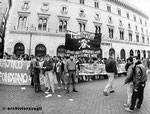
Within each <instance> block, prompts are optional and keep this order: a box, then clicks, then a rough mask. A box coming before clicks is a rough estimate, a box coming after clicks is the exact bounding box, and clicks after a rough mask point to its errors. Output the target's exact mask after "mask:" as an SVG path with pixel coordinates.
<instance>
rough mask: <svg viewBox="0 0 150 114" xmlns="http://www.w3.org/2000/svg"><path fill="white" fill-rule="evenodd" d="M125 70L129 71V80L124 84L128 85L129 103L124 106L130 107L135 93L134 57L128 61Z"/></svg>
mask: <svg viewBox="0 0 150 114" xmlns="http://www.w3.org/2000/svg"><path fill="white" fill-rule="evenodd" d="M125 70H126V71H127V78H126V79H125V82H124V84H126V85H127V103H126V104H124V106H126V107H129V106H130V105H131V96H132V93H133V57H129V58H128V59H127V63H126V65H125Z"/></svg>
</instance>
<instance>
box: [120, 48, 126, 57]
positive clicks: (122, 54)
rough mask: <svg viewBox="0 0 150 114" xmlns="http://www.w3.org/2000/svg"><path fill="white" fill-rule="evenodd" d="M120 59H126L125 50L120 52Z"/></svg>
mask: <svg viewBox="0 0 150 114" xmlns="http://www.w3.org/2000/svg"><path fill="white" fill-rule="evenodd" d="M120 57H121V59H123V60H125V59H126V53H125V50H124V49H122V50H121V51H120Z"/></svg>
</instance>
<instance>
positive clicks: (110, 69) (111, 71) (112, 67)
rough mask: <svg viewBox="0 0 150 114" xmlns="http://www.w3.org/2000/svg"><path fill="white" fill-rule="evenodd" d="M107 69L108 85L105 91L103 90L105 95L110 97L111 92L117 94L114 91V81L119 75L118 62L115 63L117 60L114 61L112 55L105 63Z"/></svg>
mask: <svg viewBox="0 0 150 114" xmlns="http://www.w3.org/2000/svg"><path fill="white" fill-rule="evenodd" d="M105 68H106V72H107V76H108V83H107V85H106V87H105V89H104V90H103V94H104V95H105V96H108V92H110V93H113V92H115V91H114V90H113V80H114V76H115V74H116V75H117V67H116V62H115V60H113V56H112V55H110V57H109V59H107V60H106V61H105Z"/></svg>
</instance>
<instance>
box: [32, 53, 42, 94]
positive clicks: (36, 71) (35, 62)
mask: <svg viewBox="0 0 150 114" xmlns="http://www.w3.org/2000/svg"><path fill="white" fill-rule="evenodd" d="M33 68H34V74H33V80H34V81H33V83H34V90H35V92H41V91H42V90H41V85H40V77H39V73H40V68H41V67H40V66H39V62H38V59H37V58H36V57H35V56H34V57H33Z"/></svg>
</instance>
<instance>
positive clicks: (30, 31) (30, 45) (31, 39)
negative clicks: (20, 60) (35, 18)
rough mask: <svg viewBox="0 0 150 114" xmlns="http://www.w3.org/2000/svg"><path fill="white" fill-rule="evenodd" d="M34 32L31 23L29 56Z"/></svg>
mask: <svg viewBox="0 0 150 114" xmlns="http://www.w3.org/2000/svg"><path fill="white" fill-rule="evenodd" d="M32 32H33V24H32V25H31V28H30V42H29V57H30V55H31V41H32Z"/></svg>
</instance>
